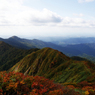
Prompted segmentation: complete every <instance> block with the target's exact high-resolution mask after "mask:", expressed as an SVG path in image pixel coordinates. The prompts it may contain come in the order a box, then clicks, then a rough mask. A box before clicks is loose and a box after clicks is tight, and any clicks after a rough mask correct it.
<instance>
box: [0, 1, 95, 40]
mask: <svg viewBox="0 0 95 95" xmlns="http://www.w3.org/2000/svg"><path fill="white" fill-rule="evenodd" d="M14 35H15V36H19V37H24V38H25V37H26V38H28V37H30V38H31V37H56V36H58V37H95V0H0V37H3V38H4V37H11V36H14Z"/></svg>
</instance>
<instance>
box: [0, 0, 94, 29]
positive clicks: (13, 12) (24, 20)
mask: <svg viewBox="0 0 95 95" xmlns="http://www.w3.org/2000/svg"><path fill="white" fill-rule="evenodd" d="M78 1H79V2H91V1H94V0H78ZM74 15H75V16H77V17H75V18H70V17H62V16H60V15H58V14H57V13H54V12H52V11H50V10H48V9H46V8H44V9H43V10H42V11H39V10H35V9H33V8H30V7H27V6H24V5H23V0H1V1H0V26H22V25H26V26H28V25H29V26H37V25H39V26H58V27H95V21H91V20H88V21H87V20H84V19H82V18H81V17H82V16H83V14H74Z"/></svg>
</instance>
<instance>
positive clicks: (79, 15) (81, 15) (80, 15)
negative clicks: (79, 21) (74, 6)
mask: <svg viewBox="0 0 95 95" xmlns="http://www.w3.org/2000/svg"><path fill="white" fill-rule="evenodd" d="M73 15H74V16H78V17H83V16H84V15H83V14H82V13H80V14H75V13H74V14H73Z"/></svg>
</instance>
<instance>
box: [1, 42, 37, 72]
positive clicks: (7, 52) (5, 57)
mask: <svg viewBox="0 0 95 95" xmlns="http://www.w3.org/2000/svg"><path fill="white" fill-rule="evenodd" d="M37 50H38V49H30V50H23V49H18V48H15V47H12V46H11V45H9V44H6V43H5V42H2V41H0V71H2V70H8V69H9V68H11V67H12V66H13V65H15V64H16V63H17V62H19V61H20V60H21V59H22V58H23V57H25V56H26V55H27V54H30V53H32V52H33V51H37Z"/></svg>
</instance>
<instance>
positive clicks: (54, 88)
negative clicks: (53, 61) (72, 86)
mask: <svg viewBox="0 0 95 95" xmlns="http://www.w3.org/2000/svg"><path fill="white" fill-rule="evenodd" d="M0 77H1V79H0V82H1V88H2V89H0V95H63V93H65V94H66V93H67V92H68V91H69V89H68V91H66V89H65V87H63V86H62V85H60V84H54V83H53V81H51V80H49V79H46V78H44V77H39V76H34V77H33V76H25V75H24V74H22V73H15V72H9V73H6V72H0ZM74 93H76V92H74ZM70 95H73V93H72V94H71V93H70ZM76 95H77V93H76Z"/></svg>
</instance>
